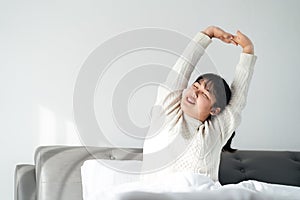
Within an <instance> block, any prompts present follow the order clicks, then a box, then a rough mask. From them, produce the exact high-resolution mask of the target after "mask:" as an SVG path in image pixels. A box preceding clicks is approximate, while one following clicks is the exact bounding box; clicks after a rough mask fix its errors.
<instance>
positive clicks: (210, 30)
mask: <svg viewBox="0 0 300 200" xmlns="http://www.w3.org/2000/svg"><path fill="white" fill-rule="evenodd" d="M202 33H204V34H206V35H207V36H209V37H210V38H217V39H220V40H221V41H223V42H225V43H228V44H234V45H236V46H237V45H240V46H241V47H242V48H243V53H248V54H254V46H253V43H252V41H251V40H250V39H249V38H248V37H247V36H246V35H245V34H243V33H242V32H241V31H239V30H238V31H237V32H236V35H233V34H231V33H228V32H226V31H224V30H222V29H221V28H220V27H217V26H209V27H207V28H206V29H205V30H203V31H202Z"/></svg>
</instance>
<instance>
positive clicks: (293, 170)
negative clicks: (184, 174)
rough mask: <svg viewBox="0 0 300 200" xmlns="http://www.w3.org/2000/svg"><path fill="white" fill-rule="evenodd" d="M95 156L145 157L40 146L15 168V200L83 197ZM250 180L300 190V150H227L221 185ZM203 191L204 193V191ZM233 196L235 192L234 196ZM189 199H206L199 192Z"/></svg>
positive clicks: (136, 195)
mask: <svg viewBox="0 0 300 200" xmlns="http://www.w3.org/2000/svg"><path fill="white" fill-rule="evenodd" d="M96 159H101V160H103V159H105V160H117V161H120V160H121V161H128V160H135V161H141V160H142V149H140V148H115V147H114V148H110V147H84V146H42V147H39V148H37V149H36V152H35V157H34V161H35V163H34V164H18V165H17V166H16V169H15V184H14V187H15V200H25V199H26V200H29V199H37V200H53V199H55V200H66V199H72V200H82V199H83V196H84V195H83V188H84V185H83V182H82V174H81V172H82V171H81V170H82V166H83V165H84V163H85V162H86V161H88V160H96ZM100 176H101V174H100ZM103 177H104V176H103ZM248 180H254V181H262V182H265V183H269V184H280V185H284V186H287V187H288V188H300V152H295V151H294V152H293V151H258V150H257V151H253V150H251V151H250V150H238V151H236V152H234V153H228V152H223V153H222V156H221V164H220V170H219V181H220V183H221V184H222V185H230V184H238V183H241V182H243V181H245V182H247V181H248ZM108 181H109V180H105V179H104V178H103V180H102V183H108ZM115 188H116V187H115ZM215 193H217V192H215ZM227 193H228V191H227ZM229 193H230V192H229ZM201 194H202V195H206V193H205V192H203V191H202V192H201ZM235 194H236V191H232V195H235ZM208 195H210V194H208ZM213 195H214V194H213ZM186 197H187V196H186V193H182V192H181V193H180V192H177V193H176V191H175V192H174V191H173V193H167V192H166V191H165V193H155V192H151V191H142V190H137V191H132V192H131V193H126V192H125V193H123V196H119V197H117V196H116V197H115V198H119V199H122V200H125V199H128V200H129V199H131V200H133V199H141V198H142V199H176V198H177V199H178V198H179V199H184V198H186ZM204 197H205V196H204ZM204 197H203V198H204ZM189 198H190V199H203V198H202V197H201V195H200V194H195V195H194V196H193V197H189ZM103 199H105V198H103ZM299 199H300V198H299Z"/></svg>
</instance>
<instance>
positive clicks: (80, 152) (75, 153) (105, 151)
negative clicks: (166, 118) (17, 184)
mask: <svg viewBox="0 0 300 200" xmlns="http://www.w3.org/2000/svg"><path fill="white" fill-rule="evenodd" d="M89 159H118V160H128V159H130V160H131V159H135V160H142V149H136V148H115V147H114V148H111V147H84V146H41V147H39V148H38V149H37V150H36V152H35V166H36V182H37V199H39V200H54V199H55V200H63V199H72V200H82V183H81V171H80V168H81V166H82V164H83V162H84V161H85V160H89Z"/></svg>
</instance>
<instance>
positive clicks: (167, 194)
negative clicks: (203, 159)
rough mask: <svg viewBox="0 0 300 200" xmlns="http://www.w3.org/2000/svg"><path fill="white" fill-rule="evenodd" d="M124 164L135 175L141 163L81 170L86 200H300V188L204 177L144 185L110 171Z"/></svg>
mask: <svg viewBox="0 0 300 200" xmlns="http://www.w3.org/2000/svg"><path fill="white" fill-rule="evenodd" d="M120 164H122V165H123V166H122V167H123V168H124V169H126V170H128V171H131V172H133V171H136V170H139V169H140V167H141V161H117V160H114V161H108V160H107V161H106V163H105V165H103V161H102V160H101V161H100V160H89V161H86V162H85V163H84V165H83V166H82V167H81V176H82V186H83V199H84V200H102V199H106V200H141V199H143V200H150V199H151V200H161V199H165V200H179V199H189V200H196V199H197V200H199V199H230V200H235V199H236V200H242V199H245V200H248V199H249V200H250V199H251V200H253V199H275V200H276V199H278V200H282V199H285V200H289V199H291V200H296V199H300V187H293V186H285V185H278V184H268V183H263V182H259V181H254V180H251V181H243V182H241V183H239V184H229V185H225V186H221V184H220V183H219V182H213V181H212V180H211V179H209V178H208V177H206V176H204V175H200V174H195V173H187V172H182V173H174V174H169V175H166V176H163V177H160V178H157V180H156V181H155V182H151V183H150V182H143V181H140V180H139V175H138V174H128V173H122V172H116V171H115V170H114V169H112V168H111V167H107V166H117V165H119V166H120ZM126 170H125V171H126Z"/></svg>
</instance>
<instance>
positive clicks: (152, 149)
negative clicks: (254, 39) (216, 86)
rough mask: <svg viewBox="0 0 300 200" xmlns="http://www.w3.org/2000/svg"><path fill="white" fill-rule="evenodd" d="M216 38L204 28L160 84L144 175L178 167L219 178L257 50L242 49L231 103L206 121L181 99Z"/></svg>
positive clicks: (146, 177)
mask: <svg viewBox="0 0 300 200" xmlns="http://www.w3.org/2000/svg"><path fill="white" fill-rule="evenodd" d="M211 41H212V40H211V39H210V38H209V37H208V36H207V35H205V34H203V33H201V32H199V33H197V34H196V36H195V37H194V38H193V40H192V41H191V42H190V43H189V44H188V46H187V47H186V48H185V50H184V52H183V55H182V56H181V57H180V58H179V59H178V60H177V62H176V64H175V65H174V67H173V69H172V71H171V72H170V74H169V75H168V77H167V80H166V83H165V84H164V85H161V86H160V87H159V88H158V94H157V100H156V103H155V106H154V107H153V110H152V118H151V127H150V129H149V132H148V135H147V138H146V139H145V142H144V147H143V171H144V172H145V171H147V172H151V173H150V174H149V173H148V174H147V175H143V176H142V180H153V178H154V179H155V177H157V176H159V177H161V176H163V175H164V174H165V173H172V172H194V173H201V174H204V175H206V176H208V177H210V178H211V179H212V180H214V181H218V171H219V163H220V155H221V151H222V147H223V146H224V145H225V143H226V142H227V140H228V139H229V138H230V136H231V134H232V132H233V131H235V130H236V128H237V126H238V125H239V124H240V121H241V116H240V114H241V111H242V109H243V108H244V107H245V104H246V97H247V93H248V88H249V83H250V80H251V77H252V74H253V70H254V64H255V61H256V56H255V55H251V54H245V53H241V55H240V61H239V63H238V65H237V67H236V71H235V76H234V80H233V82H232V84H231V91H232V97H231V100H230V102H229V104H228V105H227V106H226V108H225V109H224V110H223V111H222V112H221V113H220V114H218V115H217V116H215V117H212V118H210V119H207V120H206V121H204V122H203V123H202V122H201V121H199V120H198V119H194V118H192V117H190V116H188V115H187V114H185V113H183V111H182V109H181V107H180V100H181V97H182V93H183V92H184V89H186V88H187V85H188V80H189V78H190V76H191V73H192V72H193V70H194V67H195V66H196V64H197V62H198V61H199V59H200V57H201V56H202V55H203V54H204V52H205V48H206V47H207V46H208V45H209V44H210V43H211Z"/></svg>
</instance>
